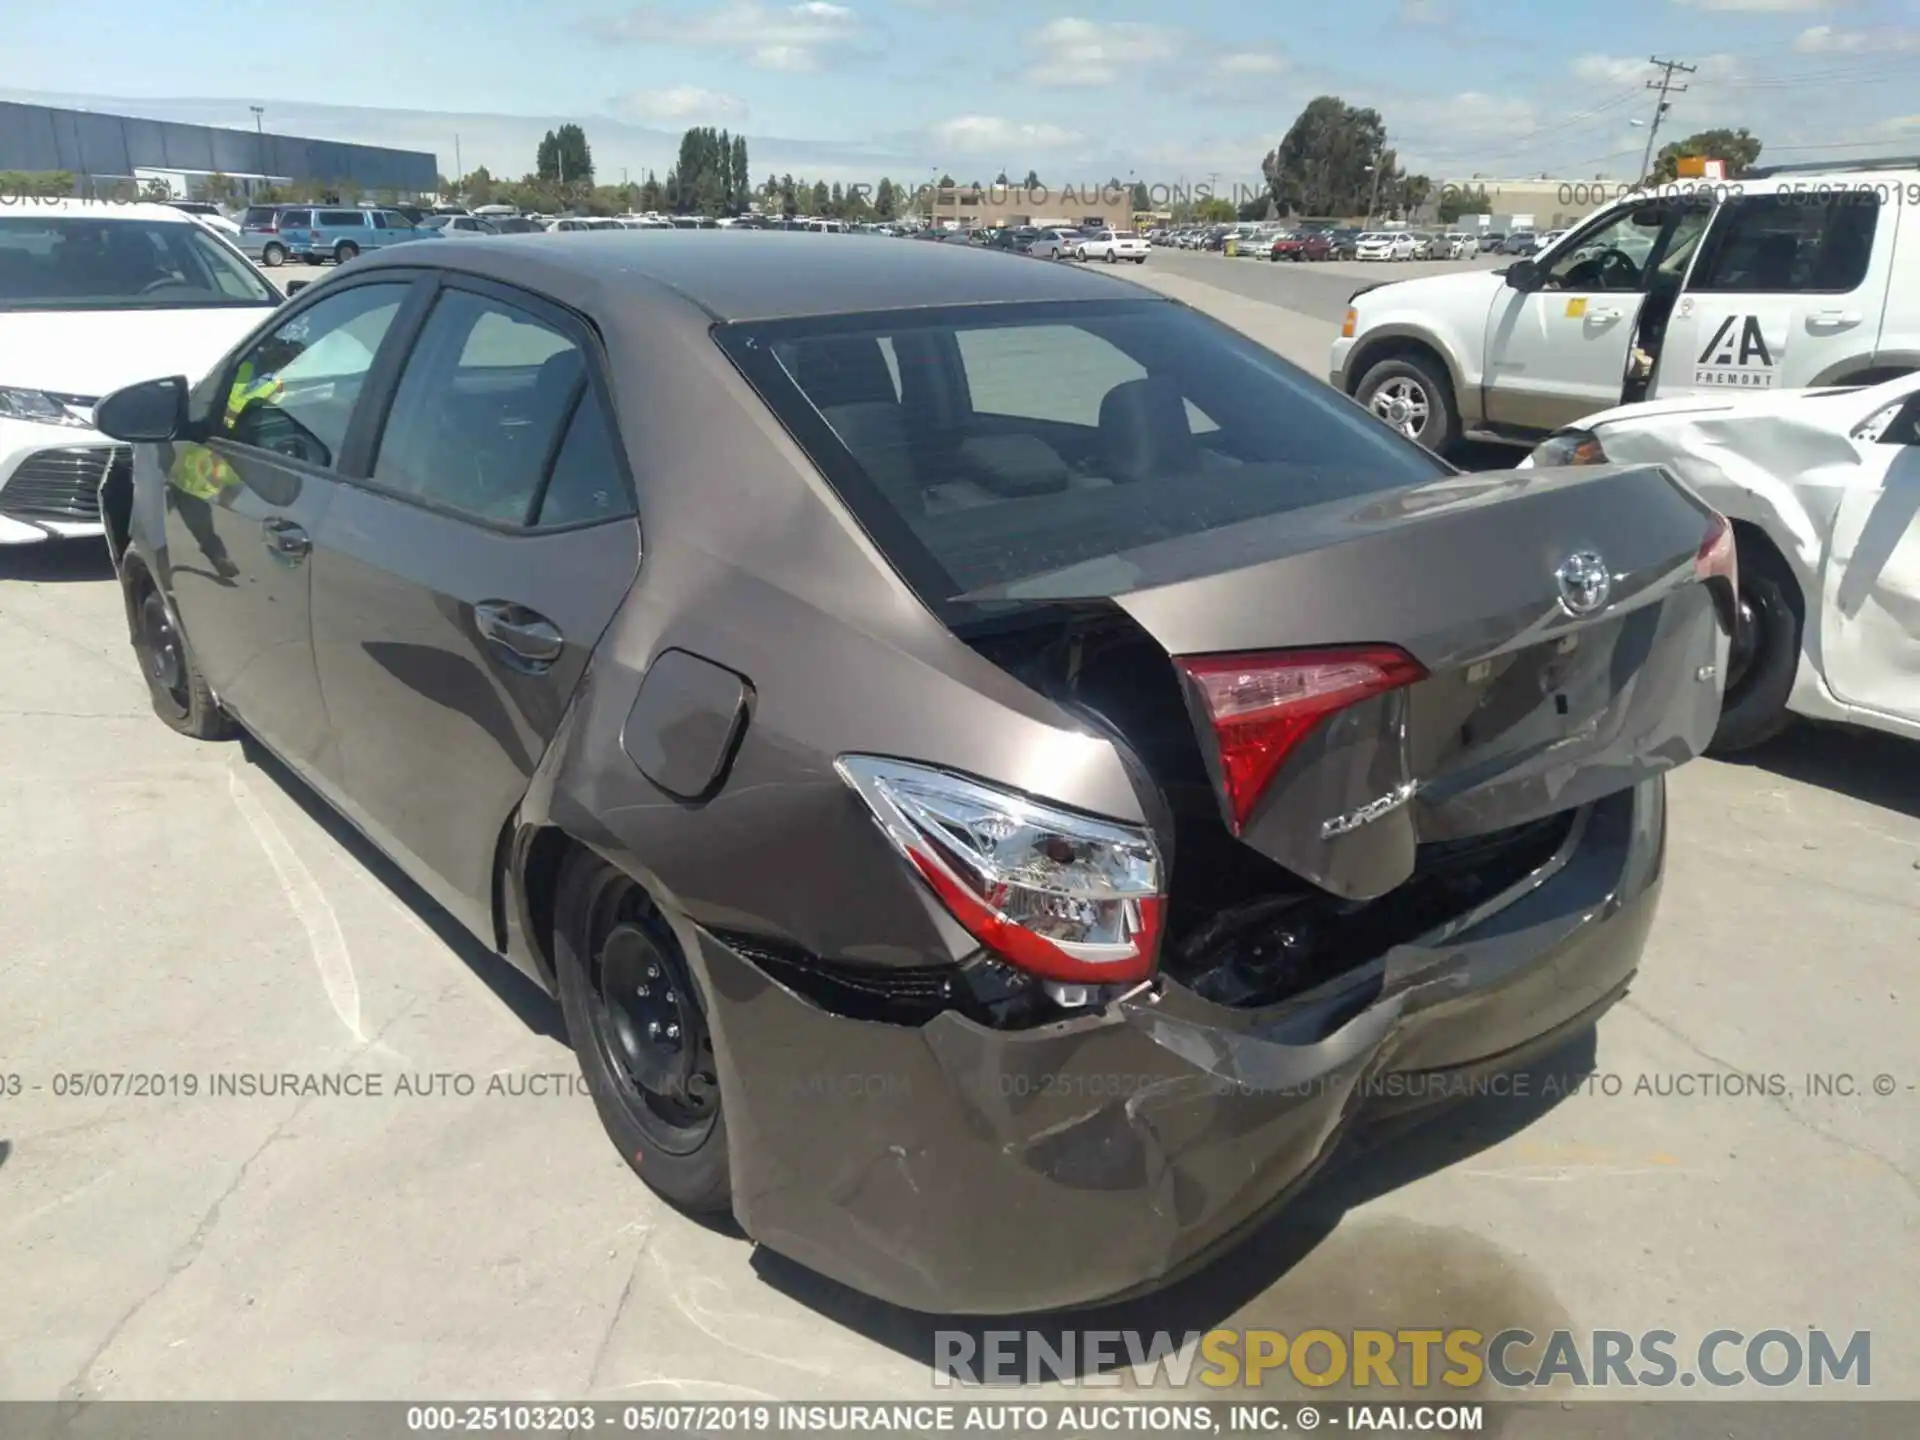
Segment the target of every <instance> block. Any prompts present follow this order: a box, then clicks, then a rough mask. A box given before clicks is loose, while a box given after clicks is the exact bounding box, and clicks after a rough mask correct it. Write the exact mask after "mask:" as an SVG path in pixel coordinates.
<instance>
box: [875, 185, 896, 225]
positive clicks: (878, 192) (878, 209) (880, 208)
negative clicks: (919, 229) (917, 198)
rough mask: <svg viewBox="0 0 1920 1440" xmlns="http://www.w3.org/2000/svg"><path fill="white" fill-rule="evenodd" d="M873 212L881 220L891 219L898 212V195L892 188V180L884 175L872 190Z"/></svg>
mask: <svg viewBox="0 0 1920 1440" xmlns="http://www.w3.org/2000/svg"><path fill="white" fill-rule="evenodd" d="M873 213H874V214H875V215H877V216H879V217H880V218H881V219H882V220H891V219H893V217H894V216H895V215H897V214H899V213H900V197H899V195H898V193H896V192H895V190H894V188H893V181H892V180H890V179H889V178H887V177H886V176H885V175H882V176H881V177H880V184H879V186H878V187H877V188H876V189H875V190H874V192H873Z"/></svg>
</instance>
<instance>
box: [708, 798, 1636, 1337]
mask: <svg viewBox="0 0 1920 1440" xmlns="http://www.w3.org/2000/svg"><path fill="white" fill-rule="evenodd" d="M1665 834H1666V811H1665V790H1664V782H1663V781H1662V780H1660V779H1654V780H1649V781H1645V782H1642V783H1641V784H1639V785H1637V786H1635V787H1634V788H1633V789H1631V790H1628V791H1625V792H1621V793H1618V794H1616V795H1614V796H1611V797H1609V798H1607V799H1605V800H1602V801H1600V802H1598V803H1596V804H1593V805H1590V806H1588V807H1586V808H1585V809H1584V810H1582V811H1581V812H1579V814H1578V815H1577V816H1576V817H1575V818H1574V820H1573V823H1572V824H1571V826H1570V827H1569V829H1568V832H1567V837H1566V839H1565V841H1564V842H1563V843H1562V844H1561V846H1560V848H1559V849H1558V851H1557V852H1555V853H1554V855H1553V857H1552V859H1551V860H1550V861H1549V862H1547V863H1545V864H1543V865H1541V866H1540V867H1539V868H1537V869H1536V870H1534V871H1533V872H1532V873H1531V874H1529V875H1528V876H1526V878H1524V879H1523V880H1521V881H1520V882H1519V883H1518V884H1516V885H1515V886H1513V887H1511V888H1510V889H1508V890H1507V891H1505V892H1504V893H1503V894H1501V895H1499V896H1497V897H1495V898H1494V899H1492V900H1490V901H1488V902H1487V903H1485V904H1483V905H1481V906H1480V907H1478V908H1477V909H1475V910H1473V911H1469V912H1467V913H1466V914H1463V915H1461V916H1459V917H1457V918H1456V919H1455V920H1454V921H1452V922H1449V924H1448V925H1446V926H1444V927H1442V928H1440V929H1438V930H1435V931H1430V932H1429V933H1427V934H1426V935H1424V936H1423V937H1421V939H1420V940H1419V941H1417V942H1415V943H1412V944H1407V945H1401V946H1396V947H1395V948H1394V949H1392V950H1390V951H1389V952H1387V954H1385V955H1384V956H1382V957H1379V958H1378V959H1376V960H1373V961H1371V962H1369V963H1368V964H1366V965H1364V966H1361V967H1360V968H1359V969H1357V970H1354V971H1351V972H1349V973H1348V974H1346V975H1343V976H1340V977H1338V978H1337V979H1336V980H1334V981H1332V982H1329V984H1327V985H1325V986H1322V987H1320V988H1319V989H1317V990H1315V991H1312V992H1309V993H1308V994H1306V995H1304V996H1301V997H1298V998H1296V999H1293V1000H1289V1001H1287V1002H1286V1003H1284V1004H1282V1005H1279V1006H1274V1007H1271V1008H1268V1009H1265V1010H1239V1009H1234V1008H1230V1007H1227V1006H1223V1005H1216V1004H1212V1003H1210V1002H1208V1001H1206V1000H1203V999H1202V998H1200V997H1199V996H1198V995H1196V994H1194V993H1193V992H1192V991H1190V990H1187V989H1185V988H1184V987H1182V986H1180V985H1178V984H1177V983H1175V982H1173V981H1171V980H1167V979H1162V980H1161V981H1160V982H1159V984H1158V986H1157V988H1156V989H1155V990H1152V991H1143V992H1140V993H1136V994H1134V995H1133V996H1131V997H1130V998H1126V999H1123V1000H1121V1001H1120V1002H1118V1003H1117V1004H1115V1005H1114V1006H1112V1007H1110V1008H1109V1009H1108V1010H1107V1011H1106V1012H1104V1013H1103V1014H1101V1015H1098V1016H1091V1017H1088V1018H1086V1019H1079V1020H1073V1021H1067V1022H1063V1023H1058V1024H1053V1025H1047V1026H1044V1027H1041V1028H1038V1029H1032V1030H1024V1031H1007V1030H995V1029H990V1028H987V1027H985V1026H983V1025H980V1024H977V1023H975V1022H973V1021H971V1020H968V1019H966V1018H964V1017H962V1016H961V1015H959V1014H958V1013H956V1012H952V1011H948V1012H944V1013H942V1014H940V1015H938V1016H937V1017H936V1018H934V1019H933V1020H931V1021H928V1022H927V1023H925V1024H921V1025H917V1026H907V1025H894V1024H886V1023H880V1022H875V1021H868V1020H855V1019H849V1018H845V1017H843V1016H840V1015H836V1014H833V1013H831V1012H829V1011H828V1010H826V1009H824V1008H821V1007H820V1006H819V1005H816V1004H814V1003H813V1002H811V1001H809V1000H807V999H805V998H802V997H801V996H800V995H798V994H796V993H795V992H793V991H792V990H790V989H788V988H786V987H785V986H783V985H781V984H780V983H779V982H778V981H776V980H774V979H773V978H771V977H770V976H769V974H768V973H767V972H766V971H765V970H763V969H762V968H761V967H760V966H759V965H757V964H756V963H755V962H754V961H753V960H752V959H749V958H748V957H747V956H746V955H744V954H742V953H740V952H739V951H738V950H735V949H732V948H729V947H728V946H727V945H726V944H724V943H723V942H722V941H720V940H718V939H716V938H715V937H713V936H712V935H710V934H707V933H706V932H700V934H699V937H698V938H699V952H698V956H697V960H696V964H697V966H698V968H699V970H700V971H701V972H702V976H703V979H704V980H705V983H706V991H707V994H708V996H709V997H710V1001H711V1006H712V1014H711V1016H710V1019H711V1022H712V1026H713V1031H714V1035H715V1043H716V1050H717V1055H718V1059H719V1062H720V1066H721V1074H722V1085H723V1088H724V1093H725V1094H726V1096H727V1102H726V1103H727V1125H728V1133H729V1139H730V1146H731V1150H730V1154H731V1159H732V1166H733V1187H734V1206H735V1212H736V1214H737V1216H738V1218H739V1220H740V1222H741V1224H742V1225H743V1226H744V1227H745V1229H746V1230H747V1232H748V1233H749V1234H750V1235H751V1236H752V1237H753V1238H754V1239H755V1240H756V1241H758V1242H760V1243H762V1244H764V1245H766V1246H768V1247H769V1248H770V1249H772V1250H774V1251H776V1252H779V1253H781V1254H783V1255H785V1256H787V1257H788V1258H790V1259H793V1260H796V1261H798V1262H800V1263H802V1264H804V1265H807V1266H809V1267H811V1268H813V1269H815V1270H817V1271H820V1272H822V1273H824V1274H826V1275H828V1276H830V1277H832V1278H834V1279H837V1280H840V1281H843V1282H845V1283H847V1284H849V1285H851V1286H853V1287H855V1288H857V1289H859V1290H862V1291H865V1292H868V1293H870V1294H874V1295H877V1296H879V1297H881V1298H883V1299H885V1300H887V1301H890V1302H892V1303H894V1304H897V1305H901V1306H905V1307H908V1308H911V1309H915V1310H920V1311H925V1312H933V1313H968V1314H1008V1313H1019V1312H1026V1311H1035V1310H1042V1309H1053V1308H1061V1307H1068V1306H1075V1305H1082V1304H1088V1303H1092V1302H1095V1301H1100V1300H1104V1299H1109V1298H1113V1297H1115V1296H1118V1295H1122V1294H1127V1293H1132V1292H1136V1291H1141V1290H1147V1289H1152V1288H1154V1287H1156V1286H1158V1285H1161V1284H1164V1283H1167V1282H1168V1281H1170V1280H1172V1279H1174V1278H1176V1277H1177V1276H1178V1275H1180V1274H1182V1273H1184V1272H1186V1271H1189V1270H1191V1269H1193V1268H1195V1267H1196V1266H1198V1265H1200V1264H1202V1263H1204V1262H1205V1261H1206V1260H1207V1259H1209V1258H1211V1257H1212V1256H1213V1255H1214V1254H1217V1253H1218V1252H1219V1251H1220V1250H1221V1249H1222V1248H1224V1247H1226V1246H1228V1245H1230V1244H1231V1243H1233V1242H1234V1241H1235V1240H1236V1239H1238V1237H1239V1236H1240V1235H1241V1234H1243V1233H1244V1232H1245V1231H1246V1230H1247V1229H1248V1228H1249V1227H1250V1226H1252V1225H1254V1224H1257V1223H1258V1222H1259V1221H1261V1220H1262V1219H1263V1218H1265V1216H1266V1215H1267V1214H1268V1213H1270V1212H1271V1211H1272V1209H1273V1208H1274V1207H1275V1206H1276V1204H1277V1203H1278V1202H1280V1201H1281V1200H1283V1199H1285V1198H1286V1197H1287V1196H1288V1195H1289V1194H1290V1193H1292V1191H1293V1190H1295V1189H1296V1188H1297V1187H1298V1186H1299V1185H1300V1184H1301V1183H1303V1182H1304V1181H1305V1180H1306V1179H1307V1178H1308V1177H1310V1176H1311V1174H1312V1173H1313V1171H1314V1170H1315V1169H1316V1168H1317V1167H1318V1166H1319V1164H1320V1163H1321V1162H1322V1160H1324V1159H1325V1157H1326V1156H1327V1155H1328V1154H1329V1153H1330V1152H1331V1150H1332V1149H1333V1147H1334V1145H1335V1144H1336V1143H1337V1142H1338V1141H1339V1140H1340V1138H1341V1137H1342V1136H1343V1135H1344V1134H1345V1133H1346V1132H1347V1130H1348V1129H1349V1128H1350V1127H1351V1126H1352V1125H1353V1124H1354V1123H1355V1122H1356V1121H1357V1120H1360V1119H1362V1118H1364V1117H1365V1116H1366V1115H1368V1114H1370V1113H1373V1112H1374V1111H1376V1110H1378V1109H1382V1108H1405V1102H1406V1100H1407V1098H1408V1097H1409V1096H1415V1097H1417V1096H1419V1095H1422V1094H1425V1095H1433V1096H1436V1098H1446V1095H1447V1092H1448V1086H1447V1085H1446V1084H1445V1083H1436V1081H1435V1077H1436V1076H1442V1077H1444V1076H1447V1075H1454V1076H1461V1075H1479V1074H1482V1073H1485V1072H1488V1071H1497V1070H1500V1069H1502V1068H1505V1067H1507V1066H1509V1065H1517V1064H1520V1063H1524V1061H1526V1060H1527V1059H1530V1058H1533V1056H1534V1055H1536V1054H1537V1053H1538V1052H1539V1050H1540V1048H1541V1046H1542V1045H1543V1044H1547V1043H1548V1042H1550V1041H1551V1040H1552V1039H1553V1038H1556V1037H1561V1036H1565V1035H1567V1034H1570V1033H1571V1032H1572V1031H1574V1030H1577V1029H1578V1028H1580V1027H1582V1026H1583V1025H1584V1024H1586V1023H1588V1022H1590V1020H1591V1019H1592V1018H1593V1017H1595V1016H1597V1015H1598V1014H1599V1013H1601V1012H1603V1011H1604V1010H1605V1009H1606V1008H1607V1007H1608V1006H1609V1005H1610V1004H1611V1003H1612V1002H1613V1001H1614V1000H1615V999H1617V998H1618V996H1619V995H1620V994H1621V993H1622V992H1623V990H1624V987H1625V985H1626V983H1627V981H1628V979H1629V977H1630V976H1631V975H1632V974H1633V972H1634V969H1635V967H1636V966H1637V964H1638V962H1639V956H1640V952H1641V948H1642V945H1643V943H1644V941H1645V937H1646V933H1647V929H1648V926H1649V925H1650V923H1651V921H1652V918H1653V913H1654V908H1655V904H1656V902H1657V898H1658V893H1659V888H1660V880H1661V873H1662V866H1663V858H1664V857H1663V851H1664V842H1665ZM1396 1097H1398V1098H1399V1103H1397V1104H1396Z"/></svg>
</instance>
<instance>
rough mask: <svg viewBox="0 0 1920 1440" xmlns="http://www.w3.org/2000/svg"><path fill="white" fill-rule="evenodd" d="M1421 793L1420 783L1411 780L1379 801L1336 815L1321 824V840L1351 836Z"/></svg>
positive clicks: (1369, 802) (1395, 788) (1397, 786)
mask: <svg viewBox="0 0 1920 1440" xmlns="http://www.w3.org/2000/svg"><path fill="white" fill-rule="evenodd" d="M1419 793H1420V782H1419V781H1418V780H1409V781H1407V782H1406V783H1405V784H1404V785H1396V786H1394V787H1393V789H1391V790H1389V791H1388V792H1387V793H1386V794H1384V795H1382V796H1380V797H1379V799H1377V800H1369V801H1368V802H1367V803H1366V804H1364V805H1362V806H1360V807H1359V808H1358V809H1354V810H1349V811H1348V812H1347V813H1346V814H1344V815H1335V816H1333V817H1332V818H1331V819H1329V820H1322V821H1321V822H1320V838H1321V839H1322V840H1332V839H1336V838H1337V837H1339V836H1341V835H1351V834H1352V833H1353V832H1354V831H1355V830H1358V829H1359V828H1360V827H1361V826H1362V825H1371V824H1372V823H1373V822H1374V821H1376V820H1378V819H1380V818H1381V817H1382V816H1385V815H1391V814H1392V813H1393V812H1394V811H1396V810H1398V809H1399V808H1400V807H1401V806H1402V805H1404V804H1406V803H1407V802H1408V801H1409V800H1411V799H1413V797H1414V796H1415V795H1417V794H1419Z"/></svg>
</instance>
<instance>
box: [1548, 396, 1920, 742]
mask: <svg viewBox="0 0 1920 1440" xmlns="http://www.w3.org/2000/svg"><path fill="white" fill-rule="evenodd" d="M1648 461H1653V462H1657V463H1659V464H1661V465H1664V466H1666V467H1667V468H1668V469H1669V470H1670V471H1671V472H1672V473H1673V474H1675V475H1677V476H1678V477H1679V478H1680V479H1681V480H1682V481H1684V482H1685V483H1686V484H1687V485H1688V486H1690V487H1691V488H1692V489H1693V490H1694V491H1695V492H1696V493H1698V494H1699V495H1700V497H1701V498H1702V499H1704V500H1706V501H1707V502H1708V503H1709V504H1711V505H1713V506H1714V507H1715V508H1716V509H1718V510H1719V511H1720V512H1721V513H1722V514H1724V515H1726V516H1728V517H1729V518H1730V519H1731V520H1732V521H1733V528H1734V535H1735V539H1736V545H1737V550H1738V564H1739V581H1738V585H1739V597H1740V625H1739V630H1738V633H1737V634H1736V636H1735V638H1734V643H1733V648H1732V651H1731V653H1730V655H1729V657H1728V662H1727V675H1726V700H1725V706H1724V709H1723V710H1722V713H1721V719H1720V727H1719V730H1718V731H1717V733H1716V734H1715V736H1714V749H1715V750H1718V751H1723V752H1724V751H1730V750H1740V749H1744V748H1746V747H1747V746H1750V745H1757V744H1759V743H1760V742H1761V741H1763V740H1767V739H1769V738H1771V737H1772V736H1773V735H1775V734H1777V733H1778V732H1779V731H1780V730H1781V729H1782V728H1783V727H1784V726H1785V725H1786V724H1787V723H1788V721H1789V719H1790V718H1791V717H1792V716H1793V715H1803V716H1806V717H1808V718H1810V719H1815V720H1835V721H1845V722H1848V723H1852V724H1857V725H1865V726H1870V727H1872V728H1873V729H1876V730H1885V731H1888V732H1890V733H1892V734H1895V735H1904V736H1907V737H1909V738H1914V739H1920V375H1908V376H1904V377H1902V378H1900V379H1898V380H1892V381H1888V382H1886V383H1884V384H1881V385H1875V386H1872V387H1870V388H1851V389H1824V390H1799V391H1783V392H1776V393H1773V394H1769V395H1759V396H1745V397H1740V398H1737V399H1732V398H1729V399H1718V398H1715V397H1711V396H1704V395H1688V396H1682V397H1677V398H1675V399H1671V400H1654V401H1648V402H1645V403H1642V404H1639V405H1625V406H1621V407H1620V408H1618V409H1614V410H1605V411H1602V412H1601V413H1599V414H1597V415H1594V416H1591V417H1589V418H1588V419H1586V420H1583V421H1582V422H1581V423H1580V424H1579V425H1578V426H1576V427H1574V428H1571V429H1567V430H1562V431H1560V432H1559V433H1558V434H1556V435H1553V436H1552V437H1550V438H1549V439H1547V440H1546V441H1544V442H1542V443H1541V444H1540V446H1539V447H1538V448H1536V449H1535V450H1534V451H1533V453H1532V454H1531V455H1529V456H1528V457H1527V458H1526V460H1524V461H1522V462H1521V463H1522V464H1523V465H1541V466H1546V465H1568V464H1592V465H1601V464H1641V463H1645V462H1648Z"/></svg>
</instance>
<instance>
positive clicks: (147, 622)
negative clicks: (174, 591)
mask: <svg viewBox="0 0 1920 1440" xmlns="http://www.w3.org/2000/svg"><path fill="white" fill-rule="evenodd" d="M121 584H122V585H123V586H124V588H125V591H126V596H127V618H128V620H129V621H130V622H131V626H132V630H133V653H134V655H135V657H136V658H138V660H139V661H140V677H141V679H143V680H145V681H146V682H147V694H148V696H149V697H150V698H151V699H152V701H153V713H154V714H156V715H158V716H159V717H160V718H161V719H162V720H163V721H165V722H166V724H167V725H168V726H169V727H170V728H172V729H174V730H178V731H179V732H180V733H181V734H182V735H191V736H193V737H194V738H195V739H196V740H224V739H226V738H227V737H228V736H230V735H231V734H233V721H232V720H231V719H229V718H228V716H227V713H226V712H225V711H224V710H222V709H221V708H220V702H219V701H217V700H215V699H214V697H213V691H212V689H211V688H209V686H208V685H207V682H206V677H204V676H203V675H201V673H200V667H199V666H197V665H195V664H194V661H193V651H192V649H191V647H189V646H188V644H187V638H186V636H185V635H183V634H182V633H181V631H180V626H179V623H178V621H177V620H176V619H175V618H174V614H173V611H172V610H171V609H170V608H169V607H168V605H167V602H166V599H165V597H164V596H162V595H161V593H160V587H159V586H157V585H156V584H154V582H153V577H152V576H150V575H148V574H147V572H146V570H145V569H144V568H142V567H141V566H139V565H133V566H129V567H128V569H127V572H126V575H125V577H124V578H123V580H122V581H121Z"/></svg>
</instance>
